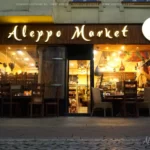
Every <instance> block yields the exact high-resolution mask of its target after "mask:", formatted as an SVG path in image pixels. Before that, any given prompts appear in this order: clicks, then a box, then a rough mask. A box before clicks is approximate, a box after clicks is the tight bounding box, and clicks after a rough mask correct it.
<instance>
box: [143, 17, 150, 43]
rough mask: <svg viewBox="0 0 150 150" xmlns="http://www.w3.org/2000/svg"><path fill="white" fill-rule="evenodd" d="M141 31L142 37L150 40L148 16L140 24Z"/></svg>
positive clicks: (149, 19) (149, 20)
mask: <svg viewBox="0 0 150 150" xmlns="http://www.w3.org/2000/svg"><path fill="white" fill-rule="evenodd" d="M142 33H143V35H144V37H145V38H146V39H147V40H149V41H150V18H148V19H147V20H145V21H144V23H143V25H142Z"/></svg>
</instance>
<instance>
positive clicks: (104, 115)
mask: <svg viewBox="0 0 150 150" xmlns="http://www.w3.org/2000/svg"><path fill="white" fill-rule="evenodd" d="M104 117H106V108H104Z"/></svg>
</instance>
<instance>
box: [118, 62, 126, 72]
mask: <svg viewBox="0 0 150 150" xmlns="http://www.w3.org/2000/svg"><path fill="white" fill-rule="evenodd" d="M119 70H120V71H124V70H125V67H124V65H123V63H122V61H121V66H120V69H119Z"/></svg>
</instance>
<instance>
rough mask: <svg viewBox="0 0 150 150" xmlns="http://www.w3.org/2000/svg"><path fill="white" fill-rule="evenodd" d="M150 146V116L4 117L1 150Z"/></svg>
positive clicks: (96, 149)
mask: <svg viewBox="0 0 150 150" xmlns="http://www.w3.org/2000/svg"><path fill="white" fill-rule="evenodd" d="M28 149H29V150H34V149H35V150H77V149H78V150H79V149H81V150H82V149H83V150H84V149H85V150H101V149H102V150H133V149H134V150H145V149H148V150H149V149H150V118H149V117H142V118H111V117H110V118H102V117H56V118H55V117H54V118H53V117H52V118H0V150H28Z"/></svg>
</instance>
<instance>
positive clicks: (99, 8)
mask: <svg viewBox="0 0 150 150" xmlns="http://www.w3.org/2000/svg"><path fill="white" fill-rule="evenodd" d="M68 2H69V0H21V2H20V0H11V1H10V0H5V1H4V0H0V16H15V15H19V16H20V15H23V16H25V15H27V16H30V15H43V16H45V15H47V16H52V17H53V18H54V22H55V23H143V22H144V20H146V19H147V18H149V13H150V5H148V4H145V5H122V3H121V0H101V2H102V3H101V4H100V5H95V6H89V5H88V6H81V5H79V6H72V5H70V4H69V3H68Z"/></svg>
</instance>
